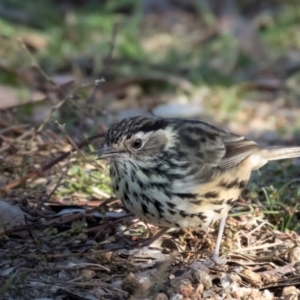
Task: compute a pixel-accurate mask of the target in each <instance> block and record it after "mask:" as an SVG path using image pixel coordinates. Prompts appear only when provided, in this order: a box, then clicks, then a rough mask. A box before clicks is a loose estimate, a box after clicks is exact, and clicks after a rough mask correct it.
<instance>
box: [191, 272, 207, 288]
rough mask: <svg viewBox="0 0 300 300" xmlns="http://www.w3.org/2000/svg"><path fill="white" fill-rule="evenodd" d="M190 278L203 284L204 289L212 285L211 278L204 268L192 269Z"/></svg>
mask: <svg viewBox="0 0 300 300" xmlns="http://www.w3.org/2000/svg"><path fill="white" fill-rule="evenodd" d="M192 278H193V280H194V281H195V282H197V283H201V284H203V287H204V289H209V288H211V287H212V278H211V276H210V275H209V274H208V273H207V272H206V271H204V270H201V269H197V270H193V271H192Z"/></svg>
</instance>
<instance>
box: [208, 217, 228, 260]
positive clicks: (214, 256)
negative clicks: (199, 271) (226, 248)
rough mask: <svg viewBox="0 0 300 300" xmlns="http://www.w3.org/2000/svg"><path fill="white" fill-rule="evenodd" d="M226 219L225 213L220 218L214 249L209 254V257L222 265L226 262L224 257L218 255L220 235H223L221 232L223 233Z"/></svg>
mask: <svg viewBox="0 0 300 300" xmlns="http://www.w3.org/2000/svg"><path fill="white" fill-rule="evenodd" d="M226 219H227V214H226V216H224V217H222V219H221V221H220V225H219V232H218V237H217V241H216V246H215V250H214V252H213V254H212V256H211V259H212V260H213V261H214V262H215V263H216V264H217V265H222V264H225V263H226V258H221V257H219V256H220V246H221V242H222V237H223V233H224V229H225V224H226Z"/></svg>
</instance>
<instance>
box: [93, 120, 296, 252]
mask: <svg viewBox="0 0 300 300" xmlns="http://www.w3.org/2000/svg"><path fill="white" fill-rule="evenodd" d="M298 156H300V147H270V148H262V147H260V146H258V145H257V144H256V143H255V142H253V141H250V140H247V139H245V138H244V137H242V136H239V135H236V134H233V133H229V132H227V131H224V130H222V129H219V128H217V127H214V126H212V125H209V124H207V123H204V122H200V121H196V120H186V119H177V118H170V119H167V118H157V117H133V118H127V119H124V120H122V121H120V122H118V123H116V124H114V125H113V126H112V127H111V128H110V129H109V130H108V132H107V135H106V142H105V146H104V148H103V149H102V150H100V151H99V153H98V157H99V158H110V159H111V164H110V166H111V169H110V175H111V180H112V187H113V190H114V192H115V194H116V195H117V197H119V198H120V199H122V200H123V202H124V204H125V206H126V207H127V208H128V209H129V210H130V211H132V212H134V213H135V214H136V215H137V216H138V217H139V218H141V219H142V220H145V221H147V222H149V223H152V224H156V225H160V226H164V227H179V228H200V229H206V228H208V227H209V226H210V225H211V224H212V223H214V222H215V221H217V220H219V219H222V222H221V226H220V230H219V236H218V241H217V246H216V249H215V252H214V258H217V256H218V255H219V245H220V241H221V237H222V232H223V228H224V224H225V219H226V217H227V214H228V211H229V210H230V208H231V207H232V206H233V204H234V202H235V201H236V200H237V199H238V197H239V195H240V193H241V192H242V190H243V189H244V188H245V186H246V184H247V182H248V180H249V178H250V175H251V172H252V170H257V169H259V168H260V167H262V166H263V165H265V164H266V163H267V162H268V161H269V160H277V159H285V158H293V157H298ZM222 224H223V225H222Z"/></svg>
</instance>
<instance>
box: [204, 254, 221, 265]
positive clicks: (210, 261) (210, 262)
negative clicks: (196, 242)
mask: <svg viewBox="0 0 300 300" xmlns="http://www.w3.org/2000/svg"><path fill="white" fill-rule="evenodd" d="M226 263H227V258H226V256H221V257H220V256H216V255H212V256H211V257H210V259H207V260H205V261H204V262H203V264H204V265H205V266H206V267H208V268H212V267H214V266H222V265H225V264H226Z"/></svg>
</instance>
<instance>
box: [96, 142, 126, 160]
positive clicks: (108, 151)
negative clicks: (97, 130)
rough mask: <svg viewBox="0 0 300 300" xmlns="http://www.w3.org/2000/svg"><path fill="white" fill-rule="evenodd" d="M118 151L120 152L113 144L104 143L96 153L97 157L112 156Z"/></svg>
mask: <svg viewBox="0 0 300 300" xmlns="http://www.w3.org/2000/svg"><path fill="white" fill-rule="evenodd" d="M118 153H120V151H119V150H117V149H116V148H114V147H113V146H107V145H104V147H103V148H102V149H100V150H99V151H98V152H97V153H96V158H97V159H104V158H112V157H114V156H116V155H117V154H118Z"/></svg>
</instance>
